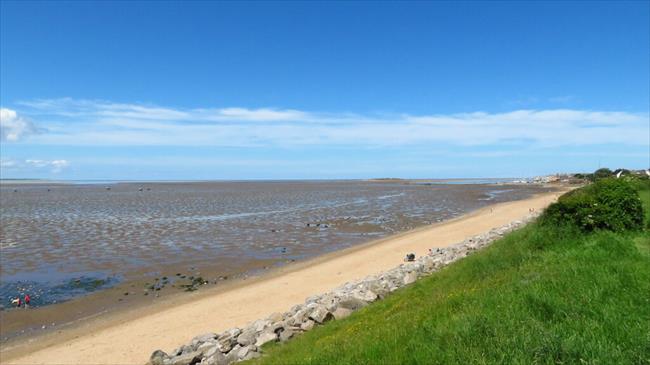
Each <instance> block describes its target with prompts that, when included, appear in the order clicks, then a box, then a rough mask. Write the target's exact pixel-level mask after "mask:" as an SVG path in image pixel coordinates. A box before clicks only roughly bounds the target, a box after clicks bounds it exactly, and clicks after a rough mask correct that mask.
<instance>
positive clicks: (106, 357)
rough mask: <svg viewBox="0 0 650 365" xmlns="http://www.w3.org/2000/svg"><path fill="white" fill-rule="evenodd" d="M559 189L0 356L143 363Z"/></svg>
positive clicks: (9, 347)
mask: <svg viewBox="0 0 650 365" xmlns="http://www.w3.org/2000/svg"><path fill="white" fill-rule="evenodd" d="M560 194H561V190H558V191H555V192H550V193H544V194H540V195H536V196H533V197H530V198H528V199H524V200H518V201H512V202H506V203H499V204H495V205H491V206H488V207H486V208H482V209H479V210H476V211H474V212H471V213H469V214H466V215H463V216H460V217H458V218H455V219H451V220H448V221H444V222H441V223H436V224H432V225H428V226H423V227H420V228H416V229H414V230H410V231H407V232H403V233H399V234H396V235H392V236H389V237H386V238H383V239H379V240H375V241H371V242H368V243H365V244H360V245H357V246H355V247H351V248H348V249H344V250H341V251H337V252H333V253H330V254H326V255H323V256H319V257H317V258H314V259H310V260H306V261H303V262H298V263H295V264H291V265H287V266H284V267H281V268H278V269H275V270H272V271H271V272H268V273H265V274H263V275H261V276H259V277H254V278H249V279H248V280H239V281H237V282H232V283H228V285H224V286H222V287H220V288H213V289H209V290H205V291H199V292H196V293H191V294H188V295H183V296H177V297H171V298H169V300H165V301H161V302H159V303H156V304H154V305H150V306H147V307H144V308H134V309H133V310H129V311H124V312H120V313H111V314H109V315H106V316H99V317H97V318H94V319H92V320H88V321H84V322H83V323H79V324H78V325H74V326H70V328H66V329H62V330H60V331H58V332H57V333H50V334H44V335H42V336H36V337H34V338H31V339H29V340H27V341H25V342H23V343H8V344H6V345H5V346H4V349H3V351H2V352H0V355H1V356H0V362H2V363H8V364H9V363H11V364H14V363H15V364H21V363H30V364H35V363H84V364H88V363H98V364H99V363H125V364H126V363H129V364H131V363H145V362H146V361H147V359H148V356H149V354H150V353H151V352H152V351H153V350H155V349H157V348H163V349H165V350H171V348H173V347H176V346H178V345H179V344H181V343H184V342H186V341H187V340H188V339H190V338H192V337H193V336H195V335H196V334H199V333H204V332H210V331H220V330H224V329H226V328H229V327H232V326H236V325H242V324H245V323H247V322H250V321H252V320H255V319H258V318H261V317H263V316H265V315H268V314H270V313H273V312H281V311H285V310H286V309H288V308H289V307H291V306H292V305H294V304H296V303H299V302H302V301H303V300H304V298H305V297H307V296H310V295H313V294H316V293H320V292H324V291H327V290H329V289H332V288H334V287H336V286H337V285H340V284H343V283H345V282H346V281H350V280H355V279H360V278H363V277H365V276H367V275H371V274H375V273H377V272H379V271H383V270H387V269H390V268H392V267H394V266H395V265H397V264H399V263H400V262H401V260H402V258H403V256H404V254H405V253H407V252H414V253H416V255H423V254H425V253H426V251H427V250H428V248H431V247H445V246H449V245H451V244H454V243H457V242H459V241H461V240H463V239H464V238H465V237H467V236H471V235H474V234H478V233H481V232H484V231H488V230H489V229H491V228H493V227H496V226H500V225H502V224H505V223H509V222H511V221H513V220H516V219H518V218H520V217H522V216H525V215H526V214H527V213H528V209H529V208H535V209H536V210H538V209H542V208H544V207H545V206H546V205H548V204H549V203H551V202H552V201H553V200H555V198H556V197H557V196H559V195H560Z"/></svg>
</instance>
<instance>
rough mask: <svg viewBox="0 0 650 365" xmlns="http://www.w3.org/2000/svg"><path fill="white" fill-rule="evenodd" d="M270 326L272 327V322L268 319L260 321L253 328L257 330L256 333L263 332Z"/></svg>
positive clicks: (254, 323)
mask: <svg viewBox="0 0 650 365" xmlns="http://www.w3.org/2000/svg"><path fill="white" fill-rule="evenodd" d="M269 325H271V321H269V320H268V319H258V320H257V321H255V322H253V324H252V325H251V326H252V327H253V328H254V329H255V332H262V331H264V329H265V328H266V327H267V326H269Z"/></svg>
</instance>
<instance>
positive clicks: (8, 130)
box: [0, 108, 37, 141]
mask: <svg viewBox="0 0 650 365" xmlns="http://www.w3.org/2000/svg"><path fill="white" fill-rule="evenodd" d="M36 131H37V129H36V127H35V126H34V124H32V122H30V121H29V120H27V119H25V118H23V117H21V116H19V115H18V113H16V111H15V110H11V109H7V108H0V138H1V140H3V141H17V140H19V139H21V138H23V137H24V136H26V135H29V134H33V133H36Z"/></svg>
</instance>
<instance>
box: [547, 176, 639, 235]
mask: <svg viewBox="0 0 650 365" xmlns="http://www.w3.org/2000/svg"><path fill="white" fill-rule="evenodd" d="M541 221H542V224H547V225H548V224H552V225H564V224H572V225H575V226H577V227H579V228H580V229H581V230H583V231H585V232H590V231H594V230H598V229H602V230H610V231H615V232H620V231H626V230H638V229H641V228H643V206H642V204H641V199H640V198H639V195H638V194H637V192H636V190H635V189H634V187H633V186H632V185H631V184H630V183H629V182H627V181H624V180H623V179H615V178H606V179H601V180H597V181H596V182H595V183H593V184H591V185H588V186H585V187H583V188H580V189H577V190H574V191H572V192H570V193H568V194H565V195H563V196H562V197H560V199H559V200H558V202H557V203H554V204H551V205H550V206H549V207H548V208H547V209H546V211H545V212H544V214H543V215H542V218H541Z"/></svg>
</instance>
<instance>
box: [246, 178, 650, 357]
mask: <svg viewBox="0 0 650 365" xmlns="http://www.w3.org/2000/svg"><path fill="white" fill-rule="evenodd" d="M637 190H638V191H639V192H640V196H641V198H642V201H643V203H644V208H645V219H646V225H645V226H646V227H650V184H645V183H644V184H640V185H638V186H637ZM649 233H650V232H649V231H648V230H646V231H643V232H624V233H613V232H607V231H597V232H594V233H589V234H587V233H583V232H581V231H579V230H578V229H576V228H574V227H571V226H554V227H548V226H546V227H545V226H542V225H541V224H538V223H534V224H531V225H529V226H527V227H525V228H523V229H521V230H519V231H516V232H513V233H511V234H509V235H507V236H506V237H504V238H503V239H501V240H499V241H497V242H495V243H494V244H493V245H492V246H491V247H489V248H488V249H485V250H483V251H481V252H479V253H476V254H474V255H472V256H470V257H468V258H466V259H463V260H461V261H459V262H457V263H455V264H453V265H450V266H449V267H447V268H445V269H443V270H441V271H440V272H438V273H435V274H433V275H431V276H429V277H427V278H424V279H422V280H419V281H418V282H416V283H415V284H413V285H411V286H409V287H406V288H404V289H401V290H398V291H396V292H395V293H394V294H392V295H390V296H389V297H388V298H386V299H385V300H383V301H380V302H377V303H375V304H373V305H371V306H368V307H366V308H364V309H362V310H360V311H358V312H356V313H354V314H353V315H352V316H350V317H348V318H347V319H344V320H340V321H334V322H330V323H328V324H327V325H325V326H321V327H317V328H315V329H314V330H312V331H310V332H308V333H305V334H303V335H301V336H298V337H297V338H295V339H293V340H291V341H289V342H287V343H284V344H271V345H269V346H266V347H265V348H264V350H265V352H267V355H266V356H264V357H262V358H260V359H257V360H255V363H259V364H450V363H451V364H459V363H463V364H465V363H471V364H486V363H490V364H492V363H499V364H502V363H524V364H582V363H587V364H650V234H649Z"/></svg>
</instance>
